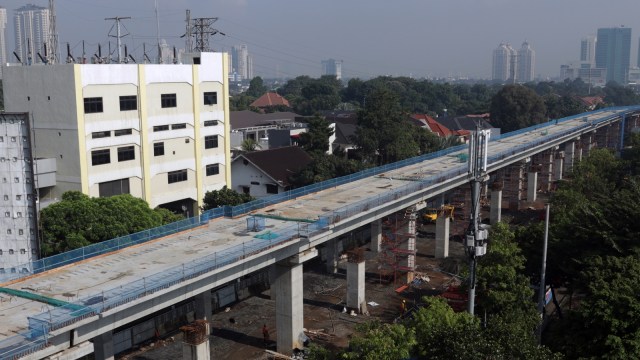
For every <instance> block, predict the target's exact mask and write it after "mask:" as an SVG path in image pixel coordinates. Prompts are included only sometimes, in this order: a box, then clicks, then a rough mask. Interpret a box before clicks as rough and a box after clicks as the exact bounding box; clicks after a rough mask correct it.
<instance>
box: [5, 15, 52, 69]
mask: <svg viewBox="0 0 640 360" xmlns="http://www.w3.org/2000/svg"><path fill="white" fill-rule="evenodd" d="M13 21H14V33H15V39H16V53H18V56H20V59H21V60H22V62H23V63H25V64H28V63H31V62H41V61H40V58H39V57H38V55H37V54H38V53H40V54H41V55H42V56H43V57H45V53H44V44H45V43H46V42H47V40H48V39H49V9H47V8H44V7H40V6H35V5H32V4H27V5H25V6H23V7H21V8H19V9H16V10H14V15H13ZM47 51H53V49H47Z"/></svg>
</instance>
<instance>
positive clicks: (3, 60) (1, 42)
mask: <svg viewBox="0 0 640 360" xmlns="http://www.w3.org/2000/svg"><path fill="white" fill-rule="evenodd" d="M0 64H2V65H6V64H7V9H5V8H3V7H0Z"/></svg>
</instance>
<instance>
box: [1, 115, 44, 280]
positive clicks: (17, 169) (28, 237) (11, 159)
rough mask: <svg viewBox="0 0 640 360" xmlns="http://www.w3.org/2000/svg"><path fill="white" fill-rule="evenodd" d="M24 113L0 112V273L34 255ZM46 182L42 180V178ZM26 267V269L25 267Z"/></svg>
mask: <svg viewBox="0 0 640 360" xmlns="http://www.w3.org/2000/svg"><path fill="white" fill-rule="evenodd" d="M29 134H30V129H29V116H28V114H27V113H4V112H3V113H2V114H0V196H1V197H2V198H1V199H0V200H2V201H1V202H0V214H1V215H0V274H2V273H5V272H22V271H24V270H25V269H22V268H20V269H16V267H17V266H18V265H21V264H27V263H29V262H31V261H32V260H36V259H37V258H38V240H37V227H36V224H37V221H36V219H37V217H36V215H37V214H36V196H35V183H36V181H37V180H36V179H35V177H34V167H35V166H36V165H35V162H37V161H38V160H36V161H33V157H32V156H31V149H32V146H31V136H30V135H29ZM45 182H46V180H45ZM26 270H29V269H26Z"/></svg>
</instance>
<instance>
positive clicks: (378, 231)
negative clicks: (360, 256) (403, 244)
mask: <svg viewBox="0 0 640 360" xmlns="http://www.w3.org/2000/svg"><path fill="white" fill-rule="evenodd" d="M369 248H370V249H371V251H372V252H374V253H376V254H377V253H379V252H380V250H382V220H381V219H378V220H374V221H373V222H372V223H371V245H370V246H369Z"/></svg>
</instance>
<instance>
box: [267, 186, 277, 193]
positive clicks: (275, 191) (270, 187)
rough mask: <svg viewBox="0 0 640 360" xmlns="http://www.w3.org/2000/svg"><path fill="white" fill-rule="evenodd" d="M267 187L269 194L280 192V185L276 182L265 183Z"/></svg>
mask: <svg viewBox="0 0 640 360" xmlns="http://www.w3.org/2000/svg"><path fill="white" fill-rule="evenodd" d="M265 185H266V187H267V194H277V193H278V185H274V184H265Z"/></svg>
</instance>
